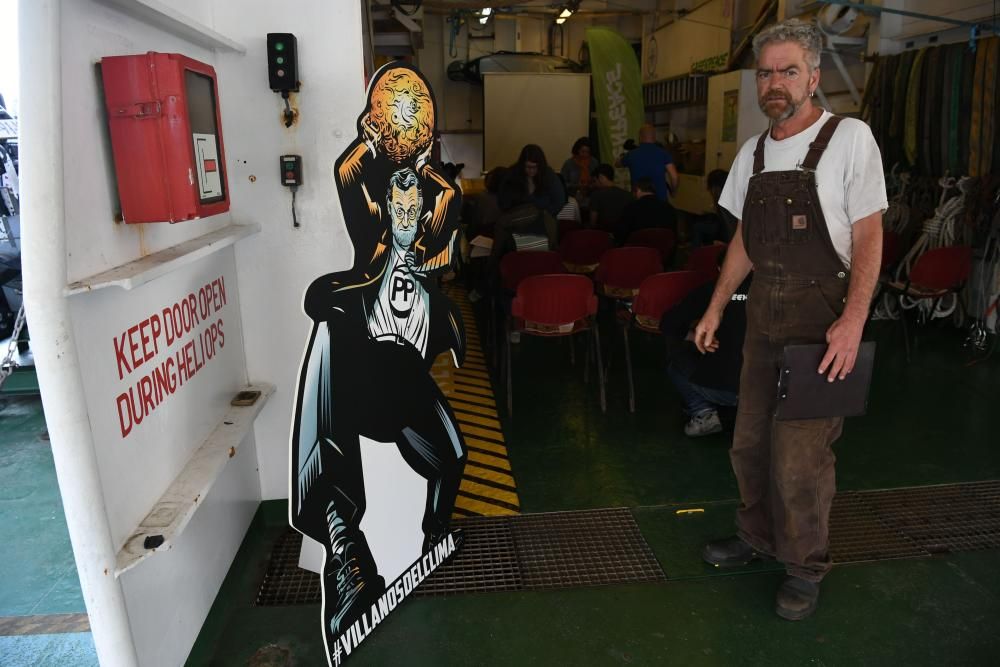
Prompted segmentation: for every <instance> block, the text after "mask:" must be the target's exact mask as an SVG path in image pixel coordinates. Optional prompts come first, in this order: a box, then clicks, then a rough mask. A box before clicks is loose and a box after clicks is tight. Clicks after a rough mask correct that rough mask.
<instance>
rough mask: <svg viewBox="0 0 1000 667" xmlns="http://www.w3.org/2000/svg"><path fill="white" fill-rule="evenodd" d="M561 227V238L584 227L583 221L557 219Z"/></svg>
mask: <svg viewBox="0 0 1000 667" xmlns="http://www.w3.org/2000/svg"><path fill="white" fill-rule="evenodd" d="M556 224H557V225H558V227H559V238H563V237H565V236H566V235H567V234H569V233H570V232H575V231H577V230H580V229H583V223H581V222H580V221H579V220H556Z"/></svg>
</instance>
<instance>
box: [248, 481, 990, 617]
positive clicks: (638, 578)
mask: <svg viewBox="0 0 1000 667" xmlns="http://www.w3.org/2000/svg"><path fill="white" fill-rule="evenodd" d="M452 525H453V527H455V528H461V529H462V530H463V532H464V537H465V543H464V545H463V546H462V548H461V549H460V550H459V552H458V553H457V554H455V556H454V557H453V558H452V560H450V561H448V562H447V563H445V564H444V565H442V566H441V567H439V568H438V569H437V570H436V571H435V572H434V574H432V575H431V576H430V577H428V578H427V579H426V580H425V581H424V582H423V583H422V584H421V585H420V587H418V588H417V589H416V591H414V595H420V596H432V595H453V594H456V593H471V592H484V591H519V590H546V589H554V588H568V587H577V586H596V585H603V584H616V583H629V582H642V581H662V580H664V579H665V577H664V574H663V571H662V569H661V568H660V565H659V563H658V562H657V560H656V558H655V556H654V555H653V552H652V551H651V550H650V548H649V545H647V544H646V541H645V539H644V538H643V537H642V534H641V533H640V532H639V527H638V525H636V523H635V520H634V519H633V517H632V513H631V512H630V511H629V510H628V509H626V508H616V509H605V510H587V511H579V512H553V513H547V514H522V515H517V516H494V517H470V518H467V519H457V520H455V521H454V522H453V524H452ZM301 544H302V536H301V535H300V534H299V533H297V532H296V531H294V530H292V529H291V528H289V529H288V531H287V532H286V533H284V534H283V535H282V536H281V537H280V538H279V539H278V541H277V542H276V543H275V546H274V549H273V551H272V553H271V561H270V563H269V564H268V568H267V572H266V574H265V575H264V581H263V583H262V584H261V586H260V590H259V591H258V593H257V599H256V601H255V603H254V604H255V605H256V606H277V605H289V604H319V602H320V599H321V592H320V585H319V575H317V574H315V573H313V572H309V571H308V570H303V569H300V568H299V567H298V562H299V549H300V546H301ZM982 549H1000V480H991V481H986V482H972V483H967V484H947V485H941V486H922V487H912V488H904V489H889V490H884V491H849V492H844V493H839V494H837V497H836V498H835V499H834V502H833V509H832V512H831V516H830V552H831V555H832V557H833V561H834V562H835V563H839V564H844V563H859V562H867V561H879V560H890V559H897V558H922V557H929V556H931V555H933V554H938V553H948V552H957V551H977V550H982Z"/></svg>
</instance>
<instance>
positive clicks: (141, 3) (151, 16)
mask: <svg viewBox="0 0 1000 667" xmlns="http://www.w3.org/2000/svg"><path fill="white" fill-rule="evenodd" d="M98 2H100V3H101V4H104V5H108V6H109V7H114V8H115V9H118V10H120V11H122V12H124V13H126V14H128V15H129V16H131V17H133V18H137V19H139V20H140V21H144V22H146V23H148V24H150V25H152V26H156V27H157V28H160V29H162V30H164V31H166V32H169V33H171V34H174V35H177V36H178V37H180V38H182V39H186V40H187V41H189V42H191V43H193V44H197V45H198V46H204V47H206V48H209V49H214V50H216V51H233V52H235V53H239V54H241V55H242V54H245V53H246V52H247V47H245V46H243V45H242V44H240V43H239V42H236V41H234V40H231V39H229V38H228V37H226V36H225V35H223V34H221V33H218V32H216V31H214V30H212V29H211V28H209V27H208V26H206V25H205V24H203V23H201V22H199V21H195V20H194V19H192V18H190V17H188V16H185V15H184V14H182V13H181V12H179V11H177V10H176V9H174V8H173V7H170V6H168V5H166V4H165V3H163V2H161V0H98Z"/></svg>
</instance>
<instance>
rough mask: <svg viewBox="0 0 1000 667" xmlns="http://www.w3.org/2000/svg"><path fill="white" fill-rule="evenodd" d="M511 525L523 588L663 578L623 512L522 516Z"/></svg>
mask: <svg viewBox="0 0 1000 667" xmlns="http://www.w3.org/2000/svg"><path fill="white" fill-rule="evenodd" d="M510 524H511V530H512V532H513V533H514V541H515V543H516V544H517V555H518V558H519V559H520V563H521V576H522V578H523V579H524V588H525V589H528V590H539V589H549V588H571V587H576V586H600V585H603V584H621V583H631V582H640V581H662V580H663V579H665V577H664V575H663V570H662V569H660V564H659V562H658V561H657V560H656V556H654V555H653V552H652V550H651V549H650V548H649V545H648V544H646V540H645V538H643V536H642V533H641V532H639V526H638V525H637V524H636V522H635V519H634V518H633V516H632V512H631V511H629V510H628V509H626V508H624V507H620V508H615V509H602V510H587V511H582V512H554V513H551V514H525V515H522V516H519V517H515V518H512V519H511V520H510Z"/></svg>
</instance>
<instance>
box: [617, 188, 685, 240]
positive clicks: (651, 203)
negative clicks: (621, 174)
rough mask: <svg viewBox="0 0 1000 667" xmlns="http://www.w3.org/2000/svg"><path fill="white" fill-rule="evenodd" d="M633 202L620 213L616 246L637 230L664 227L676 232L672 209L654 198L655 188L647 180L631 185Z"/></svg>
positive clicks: (675, 221)
mask: <svg viewBox="0 0 1000 667" xmlns="http://www.w3.org/2000/svg"><path fill="white" fill-rule="evenodd" d="M632 193H633V194H634V195H635V201H633V202H632V203H630V204H629V205H628V206H626V207H625V210H623V211H622V216H621V219H620V220H619V221H618V227H617V231H616V233H615V239H616V240H617V241H618V245H621V244H623V243H625V240H626V239H628V236H629V234H631V233H632V232H634V231H637V230H639V229H649V228H650V227H664V228H666V229H672V230H673V231H674V232H676V231H677V220H676V217H675V213H674V207H673V206H671V205H670V204H668V203H666V202H665V201H661V200H660V199H658V198H657V196H656V190H655V187H654V185H653V183H652V181H650V180H649V179H648V178H640V179H639V180H637V181H636V182H635V183H633V184H632Z"/></svg>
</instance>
